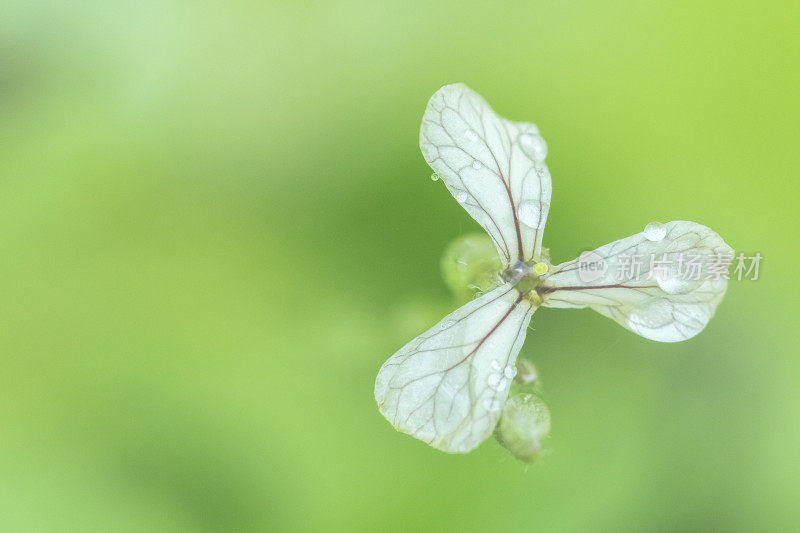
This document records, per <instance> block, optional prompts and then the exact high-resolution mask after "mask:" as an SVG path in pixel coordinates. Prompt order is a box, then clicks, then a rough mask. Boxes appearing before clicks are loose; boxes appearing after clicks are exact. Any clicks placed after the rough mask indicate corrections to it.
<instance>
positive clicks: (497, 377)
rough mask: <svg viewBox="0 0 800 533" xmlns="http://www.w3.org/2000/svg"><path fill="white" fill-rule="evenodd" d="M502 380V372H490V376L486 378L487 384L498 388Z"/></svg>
mask: <svg viewBox="0 0 800 533" xmlns="http://www.w3.org/2000/svg"><path fill="white" fill-rule="evenodd" d="M502 380H503V375H502V374H489V377H488V378H487V379H486V384H487V385H489V386H490V387H491V388H493V389H496V388H497V387H498V385H500V382H501V381H502Z"/></svg>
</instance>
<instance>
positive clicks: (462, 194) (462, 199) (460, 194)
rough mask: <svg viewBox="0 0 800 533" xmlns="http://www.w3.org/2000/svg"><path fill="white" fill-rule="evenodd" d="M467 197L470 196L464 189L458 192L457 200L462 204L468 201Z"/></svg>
mask: <svg viewBox="0 0 800 533" xmlns="http://www.w3.org/2000/svg"><path fill="white" fill-rule="evenodd" d="M467 198H468V196H467V193H465V192H464V191H458V192H457V193H456V200H457V201H458V203H460V204H463V203H464V202H466V201H467Z"/></svg>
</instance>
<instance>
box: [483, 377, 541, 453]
mask: <svg viewBox="0 0 800 533" xmlns="http://www.w3.org/2000/svg"><path fill="white" fill-rule="evenodd" d="M525 389H526V387H522V386H520V385H517V384H514V385H512V387H511V392H510V393H509V395H508V400H506V404H505V406H504V407H503V413H502V415H501V416H500V421H499V422H498V423H497V426H496V427H495V437H496V438H497V440H498V441H499V442H500V444H502V445H503V446H504V447H505V448H506V449H507V450H508V451H509V452H511V454H512V455H513V456H514V457H516V458H517V459H519V460H520V461H524V462H526V463H533V462H534V461H536V460H537V459H538V458H539V457H541V455H542V453H543V449H544V440H545V438H546V437H547V436H548V435H549V434H550V410H549V409H548V408H547V405H546V404H545V403H544V401H543V400H542V399H541V398H539V397H538V396H537V395H535V394H533V393H531V392H527V391H526V390H525Z"/></svg>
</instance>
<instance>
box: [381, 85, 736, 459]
mask: <svg viewBox="0 0 800 533" xmlns="http://www.w3.org/2000/svg"><path fill="white" fill-rule="evenodd" d="M420 148H421V149H422V153H423V155H424V156H425V160H426V161H427V162H428V164H429V165H430V166H431V168H433V170H434V171H435V173H436V175H437V176H439V177H440V178H441V181H443V182H444V184H445V186H447V189H448V190H449V191H450V192H451V193H452V195H453V196H454V197H455V199H456V200H457V201H458V202H459V203H460V204H461V205H462V206H463V207H464V209H466V210H467V212H468V213H469V214H470V215H472V217H473V218H474V219H475V220H476V221H478V223H479V224H480V225H481V226H483V228H484V229H485V230H486V231H487V232H488V234H489V236H490V237H491V238H492V240H493V241H494V244H495V246H496V247H497V251H498V252H499V254H500V258H501V260H502V266H503V271H502V273H501V277H500V279H501V280H502V282H501V283H499V284H498V286H497V287H496V288H494V289H493V290H490V291H489V292H486V293H485V294H483V295H482V296H480V297H479V298H477V299H475V300H472V301H471V302H469V303H467V304H466V305H464V306H463V307H461V308H459V309H457V310H456V311H454V312H453V313H451V314H450V315H448V316H446V317H445V318H444V319H443V320H442V321H441V322H439V323H438V324H437V325H435V326H434V327H432V328H431V329H429V330H428V331H426V332H425V333H423V334H422V335H420V336H419V337H417V338H415V339H414V340H412V341H411V342H409V343H408V344H406V345H405V346H404V347H402V348H401V349H400V350H399V351H398V352H397V353H395V354H394V355H393V356H392V357H390V358H389V359H388V360H387V361H386V362H385V363H384V364H383V366H382V367H381V369H380V371H379V372H378V377H377V379H376V382H375V399H376V401H377V402H378V407H379V409H380V412H381V413H382V414H383V415H384V416H385V417H386V418H387V419H388V420H389V421H390V422H391V423H392V425H393V426H394V427H395V428H396V429H398V430H399V431H402V432H404V433H408V434H409V435H412V436H414V437H416V438H418V439H420V440H423V441H425V442H427V443H428V444H430V445H431V446H434V447H435V448H438V449H440V450H443V451H446V452H467V451H470V450H472V449H473V448H475V447H476V446H478V445H479V444H480V443H481V442H482V441H483V440H484V439H486V438H487V437H488V436H490V435H491V434H492V430H493V429H494V427H495V425H496V424H497V421H498V419H499V417H500V414H501V412H502V409H501V408H500V407H501V406H503V405H504V404H505V401H506V398H507V396H508V391H509V387H510V384H511V379H507V378H506V376H505V375H503V373H502V372H503V369H510V368H514V364H515V361H516V358H517V354H518V353H519V351H520V348H521V347H522V343H523V342H524V341H525V334H526V332H527V328H528V324H529V322H530V320H531V316H532V315H533V312H534V311H535V310H536V309H537V308H538V307H540V306H542V307H591V308H592V309H595V310H596V311H598V312H599V313H601V314H603V315H605V316H607V317H609V318H612V319H613V320H615V321H617V322H618V323H620V324H621V325H622V326H623V327H625V328H628V329H629V330H631V331H633V332H634V333H637V334H639V335H641V336H643V337H646V338H648V339H652V340H655V341H662V342H674V341H681V340H686V339H688V338H690V337H693V336H694V335H696V334H697V333H699V332H700V331H701V330H702V329H703V328H704V327H705V325H706V324H707V323H708V321H709V320H710V319H711V316H712V315H713V314H714V310H715V308H716V307H717V305H718V304H719V302H720V300H721V299H722V297H723V295H724V294H725V288H726V284H727V279H726V276H724V275H720V272H722V273H723V274H724V272H723V271H724V270H725V269H727V265H728V263H730V260H731V259H732V257H733V251H732V249H731V248H730V247H728V245H726V244H725V242H724V241H723V240H722V238H720V236H719V235H717V234H716V233H714V232H713V231H711V230H710V229H709V228H707V227H705V226H702V225H700V224H697V223H695V222H684V221H674V222H667V223H666V224H663V225H662V224H658V223H652V224H648V225H647V226H646V227H645V229H644V230H643V231H642V232H641V233H637V234H635V235H632V236H630V237H626V238H624V239H620V240H618V241H615V242H612V243H611V244H607V245H605V246H601V247H600V248H597V249H596V250H594V251H593V252H588V253H586V254H582V255H581V257H579V258H577V259H575V260H573V261H569V262H567V263H563V264H561V265H558V266H554V267H553V266H551V265H550V264H549V259H548V258H547V257H546V255H545V256H543V254H542V246H541V244H542V234H543V230H544V225H545V221H546V219H547V213H548V211H549V209H550V195H551V185H550V172H549V171H548V170H547V167H546V166H545V164H544V159H545V155H546V153H547V145H546V144H545V142H544V140H543V139H542V138H541V136H540V135H539V130H538V129H537V128H536V126H534V125H533V124H526V123H522V122H511V121H509V120H506V119H504V118H501V117H499V116H498V115H496V114H495V113H494V111H492V109H491V108H490V107H489V105H488V104H487V103H486V102H485V101H484V100H483V99H482V98H481V97H480V96H478V95H477V94H476V93H474V92H472V91H471V90H470V89H468V88H467V87H466V86H464V85H462V84H454V85H447V86H445V87H442V88H441V89H439V90H438V91H437V92H436V94H434V95H433V97H432V98H431V99H430V101H429V102H428V107H427V109H426V110H425V115H424V116H423V118H422V128H421V131H420ZM679 255H680V256H681V257H683V256H684V255H686V256H691V257H693V258H697V257H701V258H713V260H714V263H713V264H714V266H713V268H716V269H717V273H718V275H715V276H711V275H710V272H711V269H712V265H711V264H706V263H704V264H701V265H700V267H701V268H700V275H699V276H695V278H692V279H686V276H681V275H680V274H681V273H680V272H678V271H677V270H676V269H674V268H673V269H670V268H665V267H664V263H665V262H666V259H670V258H675V257H676V256H679ZM587 257H588V258H590V260H591V261H590V262H588V263H587V262H586V258H587ZM636 257H638V258H639V261H640V264H638V268H636V269H630V268H626V265H628V264H629V263H630V258H636ZM729 257H730V259H728V258H729ZM651 258H656V259H657V260H651ZM720 258H722V259H720ZM696 262H697V261H695V263H696ZM628 266H629V265H628ZM584 267H586V268H584ZM656 270H658V271H657V272H656ZM621 271H622V273H621ZM634 274H635V275H634ZM498 369H501V370H499V371H498Z"/></svg>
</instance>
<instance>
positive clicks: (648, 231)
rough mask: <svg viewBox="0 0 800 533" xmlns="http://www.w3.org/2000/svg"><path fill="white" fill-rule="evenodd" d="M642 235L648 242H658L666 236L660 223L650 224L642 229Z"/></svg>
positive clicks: (665, 229) (665, 230)
mask: <svg viewBox="0 0 800 533" xmlns="http://www.w3.org/2000/svg"><path fill="white" fill-rule="evenodd" d="M642 233H643V234H644V238H645V239H647V240H648V241H653V242H658V241H660V240H662V239H663V238H664V237H666V236H667V228H665V227H664V224H662V223H661V222H651V223H649V224H648V225H646V226H645V227H644V231H643V232H642Z"/></svg>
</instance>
